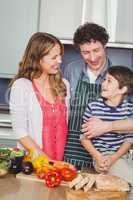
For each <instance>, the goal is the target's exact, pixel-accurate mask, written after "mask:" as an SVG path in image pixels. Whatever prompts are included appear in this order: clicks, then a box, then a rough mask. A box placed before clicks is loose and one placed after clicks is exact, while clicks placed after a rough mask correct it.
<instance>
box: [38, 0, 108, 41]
mask: <svg viewBox="0 0 133 200" xmlns="http://www.w3.org/2000/svg"><path fill="white" fill-rule="evenodd" d="M105 2H106V0H102V1H99V0H68V1H66V0H54V1H53V0H41V6H40V23H39V24H40V25H39V30H40V31H45V32H50V33H52V34H54V35H56V36H57V37H59V38H60V39H62V40H63V39H64V40H72V38H73V33H74V32H75V30H76V28H77V27H78V26H79V25H80V24H83V23H84V22H86V21H95V22H97V23H100V24H102V25H104V26H106V18H105V12H106V9H105V5H106V4H105ZM99 15H100V17H99Z"/></svg>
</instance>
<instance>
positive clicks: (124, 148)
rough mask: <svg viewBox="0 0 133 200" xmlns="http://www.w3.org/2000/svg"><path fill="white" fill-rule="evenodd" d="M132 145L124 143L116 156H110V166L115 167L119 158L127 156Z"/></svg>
mask: <svg viewBox="0 0 133 200" xmlns="http://www.w3.org/2000/svg"><path fill="white" fill-rule="evenodd" d="M131 146H132V144H131V143H129V142H124V143H123V144H122V145H121V146H120V148H119V149H118V151H116V152H115V153H114V154H112V155H110V156H109V158H110V166H111V165H113V164H114V163H115V162H116V161H117V160H118V159H119V158H121V157H122V156H123V155H125V154H126V153H127V152H128V150H129V149H130V148H131Z"/></svg>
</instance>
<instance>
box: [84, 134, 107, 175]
mask: <svg viewBox="0 0 133 200" xmlns="http://www.w3.org/2000/svg"><path fill="white" fill-rule="evenodd" d="M81 144H82V145H83V146H84V148H85V149H86V150H87V151H88V152H89V154H90V155H91V156H92V157H93V159H94V160H95V170H96V171H97V172H98V173H102V172H105V171H107V161H106V157H105V156H103V155H102V154H101V153H100V152H99V151H98V150H97V149H96V148H95V147H94V146H93V144H92V142H91V141H90V140H88V139H85V138H82V139H81Z"/></svg>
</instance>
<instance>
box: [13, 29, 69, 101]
mask: <svg viewBox="0 0 133 200" xmlns="http://www.w3.org/2000/svg"><path fill="white" fill-rule="evenodd" d="M56 44H59V46H60V49H61V55H63V53H64V48H63V45H62V44H61V42H60V41H59V39H58V38H56V37H55V36H53V35H51V34H49V33H42V32H37V33H35V34H33V35H32V37H31V38H30V40H29V42H28V45H27V47H26V49H25V52H24V56H23V58H22V61H21V62H20V64H19V70H18V73H17V74H16V76H15V77H14V78H13V80H12V81H11V84H10V85H12V84H13V83H14V81H15V80H17V79H19V78H27V79H29V80H31V81H32V80H33V79H34V78H39V77H40V76H41V74H42V67H41V65H40V59H42V57H43V56H45V55H47V54H48V53H49V52H50V50H51V49H52V48H53V47H54V46H55V45H56ZM49 82H50V86H51V89H52V94H53V96H54V97H56V96H60V97H61V100H62V102H64V99H65V96H66V86H65V84H64V82H63V80H62V74H61V71H60V70H59V71H58V73H57V74H54V75H51V74H50V75H49Z"/></svg>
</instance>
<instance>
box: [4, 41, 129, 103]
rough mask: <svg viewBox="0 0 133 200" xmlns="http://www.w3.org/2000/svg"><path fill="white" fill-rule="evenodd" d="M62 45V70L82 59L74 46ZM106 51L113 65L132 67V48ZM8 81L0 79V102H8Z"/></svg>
mask: <svg viewBox="0 0 133 200" xmlns="http://www.w3.org/2000/svg"><path fill="white" fill-rule="evenodd" d="M64 46H65V54H64V57H63V62H62V66H61V69H62V71H64V69H65V67H67V64H68V63H70V62H71V61H73V60H76V59H82V58H81V56H80V54H79V52H78V51H77V50H75V48H74V47H73V46H72V45H70V44H66V45H64ZM107 53H108V55H109V57H110V59H111V61H112V63H113V64H114V65H117V64H119V65H120V64H121V65H125V66H127V67H129V68H132V69H133V50H132V49H122V48H121V49H120V48H107ZM9 82H10V79H8V78H1V79H0V104H6V105H7V104H8V101H7V93H6V91H7V90H8V84H9Z"/></svg>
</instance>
